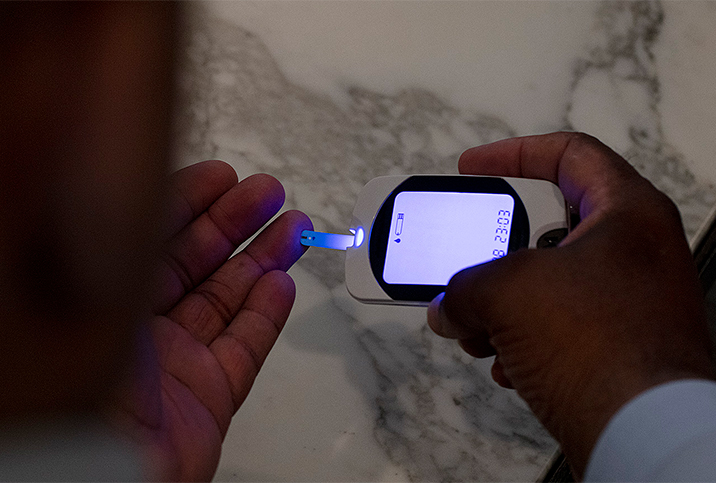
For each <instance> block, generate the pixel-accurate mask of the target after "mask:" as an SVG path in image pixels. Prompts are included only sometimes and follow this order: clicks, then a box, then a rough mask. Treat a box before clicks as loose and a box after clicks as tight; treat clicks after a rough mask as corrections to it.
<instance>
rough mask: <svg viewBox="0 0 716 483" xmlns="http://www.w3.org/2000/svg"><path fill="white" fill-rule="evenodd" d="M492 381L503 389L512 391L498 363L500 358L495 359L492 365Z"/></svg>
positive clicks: (500, 364)
mask: <svg viewBox="0 0 716 483" xmlns="http://www.w3.org/2000/svg"><path fill="white" fill-rule="evenodd" d="M491 372H492V380H493V381H495V382H496V383H497V384H499V385H500V386H502V387H504V388H505V389H514V386H513V385H512V382H510V380H509V379H508V378H507V376H506V375H505V369H504V367H503V366H502V363H501V362H500V357H499V356H497V357H495V361H494V362H493V363H492V371H491Z"/></svg>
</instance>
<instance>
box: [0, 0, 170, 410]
mask: <svg viewBox="0 0 716 483" xmlns="http://www.w3.org/2000/svg"><path fill="white" fill-rule="evenodd" d="M175 20H176V13H175V7H174V6H173V5H172V4H170V3H163V2H162V3H146V2H136V3H130V2H127V3H105V2H86V3H84V2H83V3H76V4H75V3H72V4H67V3H44V2H41V3H34V2H18V3H3V4H2V5H0V65H2V66H3V68H2V69H1V70H0V182H1V184H0V317H1V319H2V322H1V325H0V387H3V397H2V398H0V414H1V415H2V416H3V417H16V416H17V415H18V414H22V413H47V412H58V411H59V412H67V411H70V412H75V411H84V410H91V409H92V408H94V407H96V406H97V405H98V404H100V403H101V402H102V400H103V398H104V397H106V395H107V394H108V393H109V391H111V390H112V388H113V387H114V385H116V384H117V382H118V381H119V380H120V379H121V378H122V377H123V375H124V370H125V369H124V368H126V367H127V366H128V363H129V357H130V354H131V347H132V343H133V338H134V334H135V331H136V329H137V327H138V325H139V324H140V323H141V320H142V318H143V317H145V316H146V315H145V314H147V313H148V310H147V302H146V300H145V299H146V296H147V292H148V283H149V277H150V276H151V269H152V262H153V257H154V255H155V253H156V249H157V244H158V239H159V235H160V232H161V222H160V219H161V217H160V215H161V212H162V209H163V187H162V179H163V176H164V174H165V170H166V169H167V167H168V158H169V145H170V134H171V133H170V131H171V127H170V126H171V119H170V118H171V111H172V108H171V103H172V97H173V92H172V80H173V71H172V69H173V44H174V23H175Z"/></svg>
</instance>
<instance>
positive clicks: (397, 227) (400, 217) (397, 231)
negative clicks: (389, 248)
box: [395, 213, 405, 236]
mask: <svg viewBox="0 0 716 483" xmlns="http://www.w3.org/2000/svg"><path fill="white" fill-rule="evenodd" d="M403 218H405V215H404V214H403V213H398V220H397V221H396V222H395V234H396V236H397V235H400V234H401V233H403Z"/></svg>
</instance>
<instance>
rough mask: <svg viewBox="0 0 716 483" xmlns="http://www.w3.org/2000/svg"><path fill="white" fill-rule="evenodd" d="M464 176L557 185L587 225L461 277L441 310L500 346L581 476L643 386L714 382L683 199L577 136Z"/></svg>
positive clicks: (503, 157)
mask: <svg viewBox="0 0 716 483" xmlns="http://www.w3.org/2000/svg"><path fill="white" fill-rule="evenodd" d="M459 167H460V172H461V173H468V174H486V175H498V176H514V177H526V178H538V179H546V180H549V181H552V182H554V183H557V184H558V185H559V187H560V188H561V190H562V192H563V193H564V195H565V198H566V199H567V201H568V202H569V203H570V205H572V206H574V207H576V208H578V209H579V213H580V215H581V218H582V221H581V223H580V224H579V225H578V226H577V227H576V228H575V229H574V230H573V231H572V232H571V233H570V235H569V236H568V237H567V238H566V239H565V240H564V241H563V242H562V244H561V245H560V246H559V247H557V248H553V249H545V250H522V251H518V252H515V253H512V254H508V255H507V256H506V257H504V258H501V259H499V260H496V261H494V262H491V263H487V264H484V265H479V266H476V267H472V268H469V269H466V270H463V271H462V272H460V273H458V274H456V275H455V276H454V277H453V278H452V280H451V281H450V283H449V285H448V287H447V290H446V292H445V294H444V298H442V302H441V301H440V298H441V297H438V298H437V299H436V300H435V301H433V303H432V304H431V306H430V308H429V310H428V322H429V324H430V326H431V327H432V329H433V330H434V331H435V332H436V333H438V334H440V335H442V336H445V337H450V338H456V339H459V341H460V344H461V345H462V347H463V348H464V349H465V350H466V351H467V352H468V353H470V354H472V355H474V356H476V357H488V356H492V355H496V356H497V357H496V358H495V362H494V365H493V368H492V374H493V378H494V379H495V381H497V382H498V383H499V384H501V385H503V386H506V387H514V388H515V389H516V390H517V392H518V393H519V394H520V396H521V397H522V398H524V399H525V400H526V401H527V403H528V404H529V405H530V407H531V409H532V410H533V411H534V413H535V414H536V415H537V417H538V418H539V419H540V420H541V421H542V423H543V424H544V425H545V426H546V428H547V429H548V430H549V431H550V432H551V433H552V435H553V436H554V437H555V438H556V439H557V440H558V441H559V442H560V443H561V444H562V448H563V450H564V452H565V454H566V456H567V457H568V459H569V460H570V462H571V464H572V466H573V469H574V470H575V471H576V472H577V474H581V473H582V471H583V470H584V467H585V465H586V463H587V461H588V458H589V454H590V452H591V450H592V448H593V446H594V444H595V443H596V440H597V438H598V436H599V434H600V433H601V431H602V430H603V429H604V427H605V426H606V424H607V422H608V420H609V418H610V417H611V416H612V415H613V414H614V413H615V412H616V411H617V410H618V409H619V407H620V406H622V405H623V404H624V403H626V402H627V401H628V400H629V399H631V398H632V397H634V396H636V395H637V394H639V393H640V392H642V391H644V390H646V389H648V388H649V387H652V386H654V385H657V384H659V383H663V382H667V381H670V380H674V379H679V378H688V377H696V378H710V377H712V376H713V375H712V373H711V370H710V363H709V342H708V341H709V336H708V334H707V330H706V324H705V313H704V305H703V299H702V293H701V290H700V286H699V282H698V278H697V275H696V270H695V267H694V264H693V260H692V257H691V253H690V251H689V247H688V244H687V242H686V239H685V236H684V233H683V228H682V225H681V220H680V217H679V213H678V211H677V209H676V207H675V205H674V204H673V203H672V202H671V201H670V200H669V199H668V198H667V197H666V196H665V195H664V194H662V193H661V192H659V191H657V190H656V189H655V188H654V187H653V186H652V185H651V184H650V183H649V182H648V181H647V180H646V179H644V178H642V177H641V176H639V175H638V174H637V172H636V171H635V170H634V169H633V168H632V167H631V166H630V165H629V164H628V163H627V162H626V161H624V160H623V159H622V158H621V157H620V156H618V155H617V154H616V153H614V152H613V151H611V150H610V149H608V148H607V147H605V146H604V145H603V144H601V143H600V142H599V141H597V140H596V139H594V138H591V137H588V136H586V135H583V134H576V133H555V134H549V135H544V136H534V137H525V138H515V139H507V140H504V141H500V142H497V143H493V144H489V145H486V146H480V147H477V148H473V149H471V150H468V151H466V152H465V153H463V155H462V156H461V158H460V163H459Z"/></svg>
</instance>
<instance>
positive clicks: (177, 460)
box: [117, 161, 311, 481]
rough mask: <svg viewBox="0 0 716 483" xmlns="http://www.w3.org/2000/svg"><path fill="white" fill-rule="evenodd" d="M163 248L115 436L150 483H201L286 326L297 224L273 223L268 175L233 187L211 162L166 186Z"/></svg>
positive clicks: (228, 171)
mask: <svg viewBox="0 0 716 483" xmlns="http://www.w3.org/2000/svg"><path fill="white" fill-rule="evenodd" d="M173 181H174V186H175V189H174V191H173V196H172V197H173V200H171V201H173V204H172V208H173V212H172V215H173V219H172V225H173V226H172V227H171V228H172V232H173V233H174V234H173V236H172V237H171V239H170V240H169V241H168V243H167V244H166V246H165V248H164V250H163V253H162V256H161V257H160V267H159V274H158V280H157V282H158V284H157V286H158V290H157V293H156V295H155V297H154V301H153V309H154V313H155V314H156V316H154V318H153V319H152V320H151V322H150V324H149V327H148V330H146V331H145V333H144V335H143V337H142V341H141V342H140V351H139V361H138V369H137V371H136V374H135V377H134V378H133V384H132V387H131V388H130V389H129V391H128V393H127V394H126V397H125V398H124V403H123V404H122V406H121V409H120V410H119V411H117V421H118V423H119V426H120V427H121V428H122V429H123V430H124V431H125V432H129V434H130V436H131V437H132V438H133V439H135V440H137V441H138V442H139V444H140V447H141V449H142V451H143V453H144V454H146V455H147V462H148V463H149V472H148V474H147V477H148V478H150V479H162V480H174V481H176V480H210V479H211V478H212V476H213V475H214V472H215V471H216V467H217V465H218V462H219V456H220V453H221V444H222V441H223V438H224V436H225V435H226V432H227V430H228V427H229V423H230V421H231V418H232V416H233V415H234V414H235V413H236V411H237V410H238V408H239V407H240V406H241V404H242V403H243V401H244V399H245V398H246V396H247V394H248V392H249V390H250V388H251V386H252V384H253V382H254V379H255V378H256V375H257V374H258V372H259V369H260V368H261V365H262V364H263V362H264V360H265V359H266V356H267V355H268V352H269V350H270V349H271V347H272V346H273V344H274V342H275V341H276V338H277V337H278V335H279V333H280V332H281V329H282V328H283V326H284V323H285V322H286V319H287V317H288V315H289V312H290V310H291V307H292V305H293V300H294V296H295V287H294V284H293V281H292V279H291V278H290V276H288V275H287V274H286V270H288V269H289V267H290V266H291V265H292V264H293V263H294V262H295V261H296V260H297V259H298V258H299V257H300V256H301V255H302V254H303V252H304V247H302V246H301V244H300V242H299V239H300V235H299V234H300V232H301V231H302V230H304V229H311V222H310V220H309V219H308V217H307V216H306V215H304V214H303V213H301V212H298V211H288V212H286V213H284V214H282V215H280V216H279V217H278V218H277V219H276V220H275V221H273V222H272V223H271V224H270V225H269V226H268V227H267V228H266V229H265V231H263V232H262V233H261V234H259V235H258V236H257V237H256V238H255V239H254V240H253V241H252V242H251V243H250V244H249V245H248V246H246V248H244V249H243V250H242V251H241V252H239V253H238V254H236V255H235V256H233V257H231V258H229V257H230V256H231V255H232V253H233V252H234V251H235V250H236V248H237V247H238V246H239V245H240V244H242V243H243V242H244V241H246V240H247V239H248V238H249V237H251V236H252V235H253V234H254V233H255V232H256V231H257V230H259V229H260V228H261V227H262V226H263V225H264V224H265V223H267V222H268V221H269V220H270V219H271V218H272V217H273V216H274V215H275V214H276V213H277V212H278V210H279V209H280V208H281V205H282V204H283V201H284V191H283V188H282V187H281V185H280V183H279V182H278V181H276V180H275V179H274V178H272V177H270V176H268V175H255V176H251V177H249V178H247V179H245V180H243V181H241V182H240V183H238V182H237V177H236V174H235V172H234V170H233V169H232V168H231V167H230V166H228V165H227V164H224V163H222V162H218V161H208V162H204V163H200V164H197V165H193V166H190V167H188V168H185V169H183V170H181V171H179V172H177V173H176V174H175V175H174V177H173Z"/></svg>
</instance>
